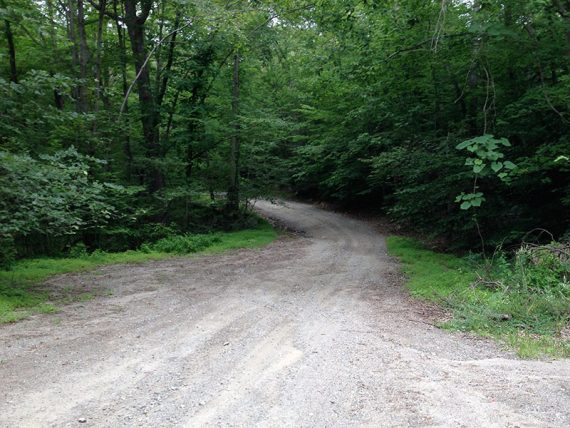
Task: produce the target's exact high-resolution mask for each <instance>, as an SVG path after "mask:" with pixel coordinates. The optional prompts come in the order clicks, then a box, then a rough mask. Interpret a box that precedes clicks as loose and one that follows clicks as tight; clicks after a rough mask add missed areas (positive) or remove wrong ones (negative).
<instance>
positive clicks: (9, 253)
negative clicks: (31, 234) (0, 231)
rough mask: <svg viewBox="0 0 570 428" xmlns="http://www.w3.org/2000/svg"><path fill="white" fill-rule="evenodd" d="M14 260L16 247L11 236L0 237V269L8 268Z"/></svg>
mask: <svg viewBox="0 0 570 428" xmlns="http://www.w3.org/2000/svg"><path fill="white" fill-rule="evenodd" d="M15 261H16V248H15V247H14V240H13V239H12V237H10V236H7V237H0V269H5V270H7V269H10V268H11V267H12V265H13V263H14V262H15Z"/></svg>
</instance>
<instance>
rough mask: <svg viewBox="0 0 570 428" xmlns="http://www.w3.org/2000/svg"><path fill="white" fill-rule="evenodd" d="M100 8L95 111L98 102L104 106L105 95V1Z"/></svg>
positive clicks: (102, 1) (97, 107) (102, 0)
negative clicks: (103, 59)
mask: <svg viewBox="0 0 570 428" xmlns="http://www.w3.org/2000/svg"><path fill="white" fill-rule="evenodd" d="M100 6H101V8H100V9H99V18H98V22H97V52H96V61H95V81H96V82H95V83H96V85H97V86H96V93H97V100H96V102H95V111H97V110H99V103H98V101H99V100H101V101H102V102H103V103H104V104H105V103H106V102H105V99H104V98H105V94H104V93H103V81H102V80H103V72H102V57H103V52H102V51H103V26H104V24H105V9H106V7H107V0H101V3H100Z"/></svg>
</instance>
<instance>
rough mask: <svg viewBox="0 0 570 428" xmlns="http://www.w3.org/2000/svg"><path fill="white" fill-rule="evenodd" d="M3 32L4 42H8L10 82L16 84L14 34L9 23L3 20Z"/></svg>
mask: <svg viewBox="0 0 570 428" xmlns="http://www.w3.org/2000/svg"><path fill="white" fill-rule="evenodd" d="M4 32H5V34H6V41H7V42H8V56H9V57H10V80H11V81H12V82H14V83H18V70H17V68H16V47H15V45H14V34H12V27H11V26H10V21H8V20H7V19H5V20H4Z"/></svg>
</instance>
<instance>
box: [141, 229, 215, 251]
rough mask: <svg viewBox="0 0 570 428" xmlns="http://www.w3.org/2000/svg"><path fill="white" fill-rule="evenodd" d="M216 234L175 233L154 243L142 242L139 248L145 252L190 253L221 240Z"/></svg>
mask: <svg viewBox="0 0 570 428" xmlns="http://www.w3.org/2000/svg"><path fill="white" fill-rule="evenodd" d="M221 240H222V238H221V236H220V235H217V234H209V235H177V236H169V237H167V238H164V239H161V240H159V241H157V242H155V243H154V244H143V245H142V246H141V250H142V251H145V252H150V251H157V252H161V253H174V254H190V253H196V252H198V251H201V250H205V249H206V248H208V247H211V246H212V245H214V244H216V243H218V242H221Z"/></svg>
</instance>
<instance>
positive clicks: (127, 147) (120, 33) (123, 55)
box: [113, 0, 133, 182]
mask: <svg viewBox="0 0 570 428" xmlns="http://www.w3.org/2000/svg"><path fill="white" fill-rule="evenodd" d="M117 2H118V0H114V1H113V11H114V14H115V17H117V16H119V11H118V8H117ZM120 15H123V11H121V13H120ZM115 25H116V28H117V39H118V41H119V61H120V64H121V80H122V87H123V98H125V97H126V96H127V92H128V90H129V83H128V81H127V45H126V41H125V30H124V29H123V27H122V25H121V22H120V21H119V19H118V18H115ZM124 112H125V115H124V118H125V130H126V132H125V142H124V145H123V152H124V154H125V158H126V167H125V175H126V179H127V181H128V182H130V181H131V180H132V174H133V151H132V148H131V133H130V117H129V102H128V99H127V100H126V101H125V108H124Z"/></svg>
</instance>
